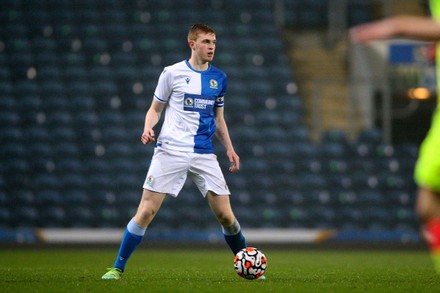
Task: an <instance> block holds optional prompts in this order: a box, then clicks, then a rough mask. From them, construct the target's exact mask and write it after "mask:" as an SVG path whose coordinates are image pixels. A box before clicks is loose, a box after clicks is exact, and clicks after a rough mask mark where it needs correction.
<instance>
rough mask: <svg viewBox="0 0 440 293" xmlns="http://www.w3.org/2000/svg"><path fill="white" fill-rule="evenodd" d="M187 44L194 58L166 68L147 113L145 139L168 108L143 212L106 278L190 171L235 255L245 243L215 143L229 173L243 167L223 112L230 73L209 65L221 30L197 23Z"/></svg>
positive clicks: (118, 270)
mask: <svg viewBox="0 0 440 293" xmlns="http://www.w3.org/2000/svg"><path fill="white" fill-rule="evenodd" d="M188 45H189V47H190V49H191V57H190V58H189V59H188V60H184V61H181V62H179V63H176V64H174V65H171V66H168V67H165V69H164V70H163V72H162V74H161V75H160V77H159V81H158V84H157V87H156V90H155V92H154V97H153V101H152V104H151V106H150V108H149V110H148V111H147V114H146V117H145V126H144V131H143V134H142V136H141V141H142V143H143V144H148V143H151V142H154V141H155V140H156V136H155V131H154V130H153V127H154V126H155V125H156V124H157V123H158V122H159V119H160V116H161V113H162V111H163V110H165V118H164V123H163V126H162V129H161V131H160V135H159V137H158V138H157V144H156V148H155V150H154V155H153V158H152V161H151V165H150V168H149V170H148V174H147V177H146V179H145V183H144V185H143V188H144V189H143V193H142V199H141V201H140V203H139V207H138V210H137V212H136V215H135V216H134V217H133V218H132V219H131V221H130V222H129V223H128V225H127V229H126V231H125V234H124V236H123V238H122V241H121V245H120V248H119V253H118V256H117V258H116V261H115V263H114V265H113V267H112V268H110V269H109V270H108V272H107V273H106V274H104V275H103V276H102V279H105V280H118V279H120V278H121V276H122V273H123V272H124V270H125V265H126V263H127V260H128V259H129V257H130V255H131V254H132V253H133V251H134V250H135V249H136V247H137V246H138V245H139V243H140V242H141V241H142V237H143V236H144V234H145V231H146V229H147V227H148V225H149V224H150V223H151V221H152V220H153V218H154V216H155V215H156V213H157V212H158V210H159V208H160V206H161V204H162V202H163V200H164V199H165V196H166V195H171V196H174V197H177V195H178V194H179V192H180V190H181V189H182V187H183V184H184V183H185V180H186V177H187V176H188V175H189V176H190V178H191V179H192V180H193V181H194V183H195V184H196V185H197V187H198V189H199V190H200V192H201V193H202V195H203V196H204V197H205V198H206V200H207V202H208V204H209V206H210V207H211V209H212V211H213V213H214V214H215V216H216V217H217V220H218V221H219V223H220V225H221V227H222V231H223V234H224V237H225V240H226V242H227V244H228V245H229V247H230V248H231V250H232V252H233V253H234V254H236V253H237V252H238V251H239V250H241V249H242V248H245V247H246V240H245V238H244V236H243V235H242V232H241V228H240V224H239V223H238V221H237V219H236V218H235V216H234V213H233V211H232V208H231V204H230V201H229V194H230V193H229V189H228V186H227V185H226V182H225V179H224V176H223V174H222V171H221V169H220V166H219V164H218V161H217V157H216V155H215V154H214V149H213V144H212V137H213V135H214V134H215V135H216V136H217V138H218V139H219V140H220V142H221V143H222V144H223V145H224V147H225V148H226V155H227V157H228V159H229V161H230V162H231V165H230V167H229V171H231V172H234V171H236V170H238V169H239V168H240V158H239V156H238V155H237V154H236V152H235V150H234V147H233V146H232V142H231V139H230V137H229V132H228V127H227V125H226V122H225V119H224V115H223V111H224V107H223V106H224V96H225V93H226V87H227V79H226V75H225V73H224V72H222V71H221V70H219V69H217V68H216V67H214V66H212V65H211V64H210V62H211V61H212V60H213V58H214V52H215V47H216V34H215V32H214V30H213V29H212V28H210V27H209V26H207V25H204V24H195V25H193V26H192V27H191V28H190V30H189V33H188Z"/></svg>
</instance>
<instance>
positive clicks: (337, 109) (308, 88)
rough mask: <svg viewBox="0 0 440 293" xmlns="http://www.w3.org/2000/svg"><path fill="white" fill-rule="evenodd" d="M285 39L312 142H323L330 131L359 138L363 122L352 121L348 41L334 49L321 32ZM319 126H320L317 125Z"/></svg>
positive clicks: (291, 32) (289, 33) (296, 32)
mask: <svg viewBox="0 0 440 293" xmlns="http://www.w3.org/2000/svg"><path fill="white" fill-rule="evenodd" d="M285 38H286V40H287V42H288V44H289V45H290V49H289V58H290V61H291V64H292V66H293V67H294V68H295V72H296V80H297V82H298V88H299V95H300V96H301V97H302V100H303V104H304V122H305V123H306V125H308V126H309V127H310V129H311V137H312V139H315V140H317V139H319V138H320V136H321V135H322V133H324V132H325V131H327V130H329V129H335V128H336V129H342V130H344V131H345V132H346V133H347V135H348V136H350V137H355V136H356V134H357V133H358V131H359V130H360V127H359V126H357V125H361V123H360V121H351V118H352V117H357V116H358V115H352V116H349V111H348V106H349V104H348V103H349V99H348V98H349V96H348V82H346V80H347V66H346V65H347V64H346V51H347V46H346V44H345V41H344V40H342V41H340V42H339V43H338V44H337V45H336V46H335V47H334V48H333V49H329V48H326V47H325V45H324V40H325V31H322V30H319V29H312V30H307V29H301V30H294V29H292V30H286V31H285ZM314 96H318V97H319V100H320V101H319V103H320V104H319V105H320V107H321V110H320V111H319V110H318V112H317V113H318V115H319V116H318V120H316V117H315V119H314V117H313V111H314V110H316V109H317V106H316V101H315V100H314ZM316 123H318V124H316Z"/></svg>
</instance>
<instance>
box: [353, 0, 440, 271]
mask: <svg viewBox="0 0 440 293" xmlns="http://www.w3.org/2000/svg"><path fill="white" fill-rule="evenodd" d="M429 4H430V8H431V13H432V18H431V17H423V16H421V17H418V16H394V17H390V18H387V19H384V20H380V21H376V22H372V23H368V24H364V25H360V26H357V27H354V28H352V29H351V30H350V36H351V40H352V41H353V42H354V43H366V42H368V41H371V40H381V39H389V38H393V37H407V38H414V39H419V40H426V41H437V49H436V59H437V64H436V65H437V96H438V100H440V43H438V42H439V41H440V0H431V1H430V2H429ZM415 180H416V182H417V185H418V187H419V188H418V189H419V190H418V194H417V203H416V212H417V214H418V216H419V217H420V219H421V220H422V221H423V223H424V229H423V232H424V236H425V239H426V241H427V243H428V245H429V248H430V251H431V255H432V259H433V261H434V265H435V268H436V270H437V272H438V273H440V109H439V107H438V106H437V109H436V110H435V113H434V116H433V120H432V125H431V128H430V130H429V132H428V134H427V136H426V137H425V139H424V141H423V143H422V145H421V148H420V153H419V158H418V161H417V165H416V169H415Z"/></svg>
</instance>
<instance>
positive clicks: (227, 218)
mask: <svg viewBox="0 0 440 293" xmlns="http://www.w3.org/2000/svg"><path fill="white" fill-rule="evenodd" d="M216 216H217V219H218V221H219V223H220V225H222V226H223V227H229V226H231V225H233V224H234V221H235V217H234V215H233V214H230V213H218V214H217V215H216Z"/></svg>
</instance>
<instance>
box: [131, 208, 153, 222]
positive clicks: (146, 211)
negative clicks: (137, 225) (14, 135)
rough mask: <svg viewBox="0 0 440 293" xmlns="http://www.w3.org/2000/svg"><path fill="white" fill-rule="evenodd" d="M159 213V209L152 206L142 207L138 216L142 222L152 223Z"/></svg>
mask: <svg viewBox="0 0 440 293" xmlns="http://www.w3.org/2000/svg"><path fill="white" fill-rule="evenodd" d="M156 214H157V210H155V209H152V208H150V207H147V208H146V207H140V208H139V209H138V211H137V215H136V216H137V218H139V219H140V221H141V222H142V223H148V224H149V223H150V222H151V221H152V220H153V218H154V216H155V215H156Z"/></svg>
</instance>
